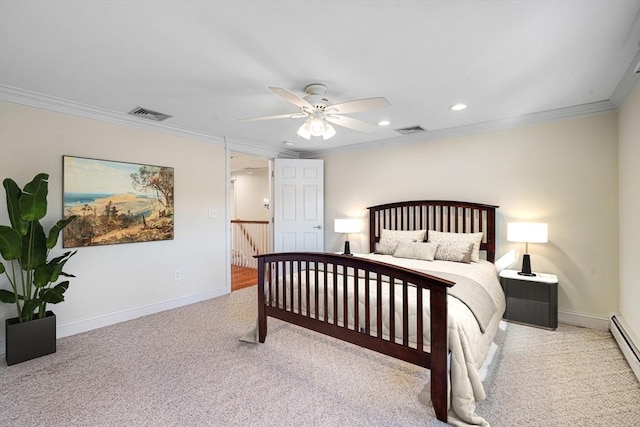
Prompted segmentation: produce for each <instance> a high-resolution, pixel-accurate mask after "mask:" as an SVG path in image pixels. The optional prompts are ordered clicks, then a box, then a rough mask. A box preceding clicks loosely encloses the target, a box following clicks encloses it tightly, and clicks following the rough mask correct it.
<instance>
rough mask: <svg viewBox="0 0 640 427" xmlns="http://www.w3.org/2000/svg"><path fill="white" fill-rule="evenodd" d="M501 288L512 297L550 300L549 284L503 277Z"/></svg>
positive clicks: (542, 300) (541, 300)
mask: <svg viewBox="0 0 640 427" xmlns="http://www.w3.org/2000/svg"><path fill="white" fill-rule="evenodd" d="M503 289H504V291H505V293H506V294H507V295H509V296H510V297H512V298H520V299H525V300H530V301H540V302H546V303H548V302H549V301H550V293H551V292H550V289H549V286H545V285H541V284H537V283H531V282H521V281H517V280H510V279H503Z"/></svg>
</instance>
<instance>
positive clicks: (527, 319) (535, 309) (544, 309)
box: [504, 298, 557, 328]
mask: <svg viewBox="0 0 640 427" xmlns="http://www.w3.org/2000/svg"><path fill="white" fill-rule="evenodd" d="M504 317H505V318H506V319H509V320H513V321H515V322H522V323H529V324H532V325H537V326H544V327H552V328H555V327H557V320H556V321H553V322H552V321H551V317H552V316H551V304H549V303H544V302H536V301H528V300H523V299H519V298H507V311H506V312H505V316H504Z"/></svg>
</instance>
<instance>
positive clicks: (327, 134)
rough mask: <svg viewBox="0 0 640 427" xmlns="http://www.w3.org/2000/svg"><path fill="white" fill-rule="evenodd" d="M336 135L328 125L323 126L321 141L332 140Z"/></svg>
mask: <svg viewBox="0 0 640 427" xmlns="http://www.w3.org/2000/svg"><path fill="white" fill-rule="evenodd" d="M335 134H336V130H335V129H334V128H333V126H331V125H330V124H329V123H326V122H325V124H324V132H323V133H322V139H324V140H325V141H326V140H327V139H329V138H332V137H333V136H334V135H335Z"/></svg>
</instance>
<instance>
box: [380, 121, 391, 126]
mask: <svg viewBox="0 0 640 427" xmlns="http://www.w3.org/2000/svg"><path fill="white" fill-rule="evenodd" d="M390 124H391V122H390V121H389V120H380V121H379V122H378V126H389V125H390Z"/></svg>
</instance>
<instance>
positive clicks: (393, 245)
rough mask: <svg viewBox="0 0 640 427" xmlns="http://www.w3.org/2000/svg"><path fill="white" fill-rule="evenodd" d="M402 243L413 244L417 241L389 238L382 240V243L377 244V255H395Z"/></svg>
mask: <svg viewBox="0 0 640 427" xmlns="http://www.w3.org/2000/svg"><path fill="white" fill-rule="evenodd" d="M400 242H405V243H413V242H415V240H410V239H391V238H389V237H387V238H382V237H381V238H380V241H379V242H378V243H376V250H375V253H377V254H381V255H393V254H394V253H395V251H396V249H398V245H399V244H400Z"/></svg>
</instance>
